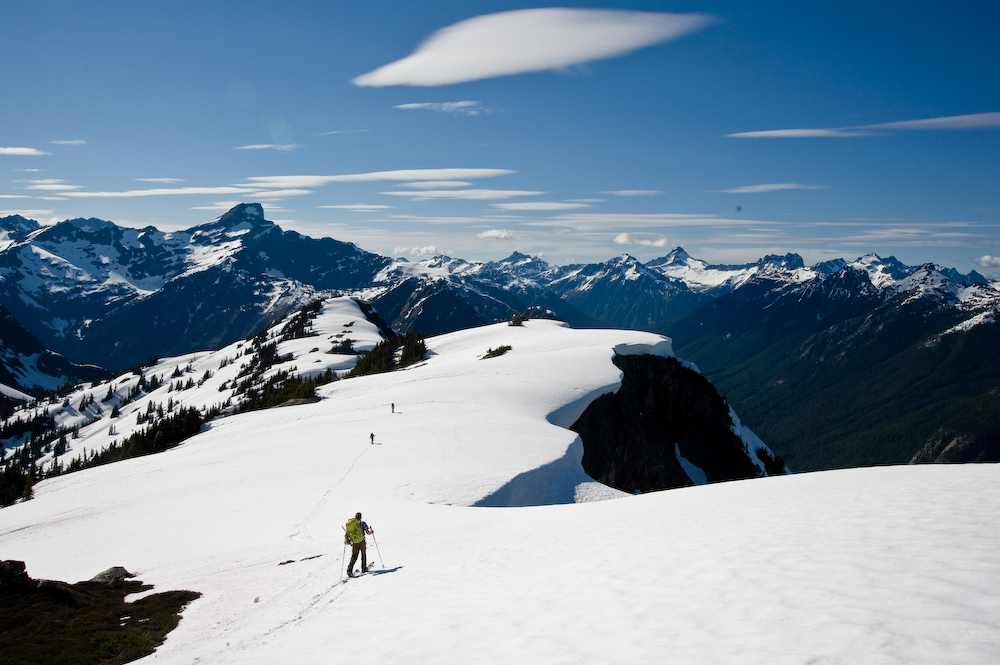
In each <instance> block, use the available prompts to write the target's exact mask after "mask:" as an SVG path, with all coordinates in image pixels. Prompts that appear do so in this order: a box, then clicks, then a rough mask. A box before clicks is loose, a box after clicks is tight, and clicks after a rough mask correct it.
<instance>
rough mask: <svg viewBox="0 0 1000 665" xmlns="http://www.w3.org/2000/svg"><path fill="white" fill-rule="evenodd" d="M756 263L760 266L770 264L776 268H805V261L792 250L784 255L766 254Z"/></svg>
mask: <svg viewBox="0 0 1000 665" xmlns="http://www.w3.org/2000/svg"><path fill="white" fill-rule="evenodd" d="M757 265H759V266H761V267H764V266H766V265H771V266H774V267H776V268H783V269H785V270H796V269H798V268H805V266H806V264H805V261H803V260H802V257H801V256H799V255H798V254H796V253H794V252H789V253H788V254H785V255H784V256H782V255H780V254H768V255H766V256H765V257H764V258H762V259H761V260H760V261H758V262H757Z"/></svg>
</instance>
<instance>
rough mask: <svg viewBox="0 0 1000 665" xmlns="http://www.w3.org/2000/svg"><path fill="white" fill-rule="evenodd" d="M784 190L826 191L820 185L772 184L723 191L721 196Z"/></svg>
mask: <svg viewBox="0 0 1000 665" xmlns="http://www.w3.org/2000/svg"><path fill="white" fill-rule="evenodd" d="M784 189H826V187H824V186H822V185H799V184H797V183H794V182H782V183H772V184H767V185H745V186H743V187H734V188H733V189H723V190H722V193H723V194H761V193H764V192H780V191H782V190H784Z"/></svg>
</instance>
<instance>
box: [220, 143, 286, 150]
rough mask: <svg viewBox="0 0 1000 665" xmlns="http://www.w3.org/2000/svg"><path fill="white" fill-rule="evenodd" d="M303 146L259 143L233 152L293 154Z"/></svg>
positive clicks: (239, 147) (243, 146) (244, 146)
mask: <svg viewBox="0 0 1000 665" xmlns="http://www.w3.org/2000/svg"><path fill="white" fill-rule="evenodd" d="M301 147H302V146H301V145H299V144H298V143H257V144H254V145H241V146H237V147H235V148H233V150H278V151H280V152H291V151H292V150H295V149H296V148H301Z"/></svg>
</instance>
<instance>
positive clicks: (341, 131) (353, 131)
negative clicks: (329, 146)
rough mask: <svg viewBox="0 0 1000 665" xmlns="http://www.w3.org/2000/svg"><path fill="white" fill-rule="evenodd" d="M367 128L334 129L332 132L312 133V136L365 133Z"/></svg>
mask: <svg viewBox="0 0 1000 665" xmlns="http://www.w3.org/2000/svg"><path fill="white" fill-rule="evenodd" d="M368 131H369V130H367V129H335V130H333V131H332V132H320V133H319V134H313V136H331V135H333V134H367V133H368Z"/></svg>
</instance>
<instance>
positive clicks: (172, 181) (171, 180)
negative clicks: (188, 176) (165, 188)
mask: <svg viewBox="0 0 1000 665" xmlns="http://www.w3.org/2000/svg"><path fill="white" fill-rule="evenodd" d="M136 180H137V181H138V182H158V183H162V184H164V185H172V184H175V183H178V182H184V179H183V178H136Z"/></svg>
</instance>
